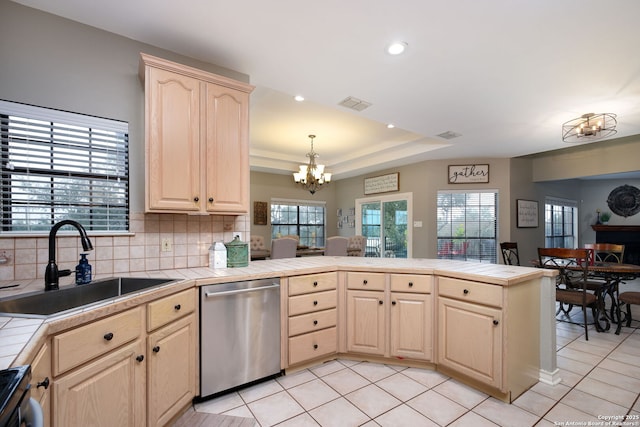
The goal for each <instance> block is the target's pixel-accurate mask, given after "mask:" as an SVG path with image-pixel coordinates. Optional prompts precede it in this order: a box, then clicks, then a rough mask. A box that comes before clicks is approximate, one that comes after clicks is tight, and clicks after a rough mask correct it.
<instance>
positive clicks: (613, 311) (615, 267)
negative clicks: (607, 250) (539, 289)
mask: <svg viewBox="0 0 640 427" xmlns="http://www.w3.org/2000/svg"><path fill="white" fill-rule="evenodd" d="M532 265H534V266H536V267H540V262H539V260H533V261H532ZM562 268H566V269H568V270H582V267H581V266H579V265H575V264H574V265H569V266H565V267H561V266H558V269H562ZM587 270H588V272H589V274H590V275H592V276H593V277H596V278H601V279H602V280H603V289H602V290H601V291H600V295H599V297H600V298H601V305H602V306H601V310H600V311H601V312H602V315H603V316H604V318H600V320H604V321H606V326H605V327H602V326H601V325H600V324H599V320H598V319H596V320H595V321H596V322H597V325H596V330H601V331H606V330H609V322H610V321H611V322H613V323H620V322H623V321H624V319H623V318H622V316H623V314H624V313H623V312H622V311H621V310H620V304H619V303H618V294H619V289H620V285H624V281H625V280H634V279H637V278H638V277H640V265H636V264H624V263H617V262H600V261H596V262H591V263H589V265H588V266H587ZM561 276H562V274H561ZM606 296H609V297H610V299H611V306H610V307H608V308H607V307H606V305H605V298H606ZM619 333H620V328H617V330H616V334H619Z"/></svg>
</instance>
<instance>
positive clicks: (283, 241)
mask: <svg viewBox="0 0 640 427" xmlns="http://www.w3.org/2000/svg"><path fill="white" fill-rule="evenodd" d="M297 248H298V241H297V240H296V239H292V238H290V237H281V238H279V239H273V240H272V241H271V256H270V258H271V259H280V258H295V257H296V249H297Z"/></svg>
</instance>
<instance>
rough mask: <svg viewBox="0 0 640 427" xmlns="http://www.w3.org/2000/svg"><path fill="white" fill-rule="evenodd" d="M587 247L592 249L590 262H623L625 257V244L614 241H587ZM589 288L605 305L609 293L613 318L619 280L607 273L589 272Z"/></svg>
mask: <svg viewBox="0 0 640 427" xmlns="http://www.w3.org/2000/svg"><path fill="white" fill-rule="evenodd" d="M583 246H584V248H585V249H589V250H590V251H591V253H590V255H591V259H590V263H591V264H593V263H596V262H608V263H616V264H622V262H623V259H624V245H619V244H614V243H585V244H584V245H583ZM585 286H586V288H587V290H589V291H592V292H593V293H594V294H595V295H596V296H597V297H598V298H599V299H600V300H601V301H600V305H601V306H602V307H604V306H605V305H606V304H605V298H606V296H607V295H609V297H610V298H611V318H613V315H614V312H615V310H616V305H617V302H616V301H617V298H616V294H617V293H618V281H611V279H610V277H609V276H608V275H606V274H599V273H589V280H587V282H586V284H585Z"/></svg>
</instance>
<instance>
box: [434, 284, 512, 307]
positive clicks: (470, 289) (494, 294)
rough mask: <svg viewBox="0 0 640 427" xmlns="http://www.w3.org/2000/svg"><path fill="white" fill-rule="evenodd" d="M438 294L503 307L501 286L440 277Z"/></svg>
mask: <svg viewBox="0 0 640 427" xmlns="http://www.w3.org/2000/svg"><path fill="white" fill-rule="evenodd" d="M438 294H439V295H440V296H445V297H449V298H455V299H459V300H463V301H469V302H473V303H478V304H484V305H491V306H493V307H502V286H499V285H489V284H487V283H479V282H470V281H468V280H460V279H452V278H449V277H439V278H438Z"/></svg>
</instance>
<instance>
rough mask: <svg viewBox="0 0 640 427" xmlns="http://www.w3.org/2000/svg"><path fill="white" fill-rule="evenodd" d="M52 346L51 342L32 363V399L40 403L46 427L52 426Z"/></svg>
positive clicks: (44, 345) (46, 343)
mask: <svg viewBox="0 0 640 427" xmlns="http://www.w3.org/2000/svg"><path fill="white" fill-rule="evenodd" d="M52 378H53V376H52V375H51V345H50V344H49V340H48V339H47V340H46V342H45V343H44V344H43V345H42V347H40V350H39V351H38V353H37V354H36V356H35V357H34V358H33V360H32V361H31V384H30V385H31V397H32V398H34V399H35V400H37V401H38V403H40V406H41V407H42V416H43V421H44V425H45V427H49V426H50V425H51V380H52Z"/></svg>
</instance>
